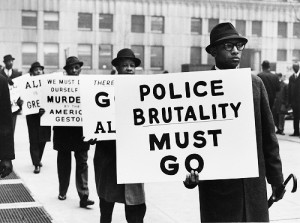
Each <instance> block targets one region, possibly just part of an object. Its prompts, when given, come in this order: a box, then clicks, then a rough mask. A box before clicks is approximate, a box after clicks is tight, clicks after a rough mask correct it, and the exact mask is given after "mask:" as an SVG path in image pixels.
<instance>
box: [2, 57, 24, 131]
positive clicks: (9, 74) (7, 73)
mask: <svg viewBox="0 0 300 223" xmlns="http://www.w3.org/2000/svg"><path fill="white" fill-rule="evenodd" d="M14 60H15V58H13V57H12V56H11V55H10V54H8V55H5V56H4V57H3V62H4V64H5V67H4V68H3V69H2V70H0V75H2V76H3V77H5V78H6V79H7V82H8V84H9V85H13V84H14V82H13V79H14V78H16V77H19V76H21V75H22V72H19V71H18V70H16V69H13V64H14ZM22 103H23V101H22V100H21V99H20V98H19V99H18V101H17V105H18V106H19V109H18V110H17V111H14V112H13V113H12V118H13V131H15V127H16V121H17V115H18V114H19V112H20V111H21V109H22Z"/></svg>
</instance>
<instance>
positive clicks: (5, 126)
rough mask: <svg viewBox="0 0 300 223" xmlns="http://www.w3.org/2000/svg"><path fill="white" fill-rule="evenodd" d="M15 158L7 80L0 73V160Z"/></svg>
mask: <svg viewBox="0 0 300 223" xmlns="http://www.w3.org/2000/svg"><path fill="white" fill-rule="evenodd" d="M14 158H15V152H14V133H13V123H12V113H11V104H10V96H9V89H8V84H7V80H6V79H5V78H4V77H3V76H1V75H0V160H3V159H7V160H12V159H14Z"/></svg>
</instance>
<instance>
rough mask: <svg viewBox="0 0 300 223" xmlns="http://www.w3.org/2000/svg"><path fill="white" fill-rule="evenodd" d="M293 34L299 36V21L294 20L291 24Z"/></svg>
mask: <svg viewBox="0 0 300 223" xmlns="http://www.w3.org/2000/svg"><path fill="white" fill-rule="evenodd" d="M293 29H294V30H293V35H294V37H298V38H299V37H300V23H299V22H295V23H294V25H293Z"/></svg>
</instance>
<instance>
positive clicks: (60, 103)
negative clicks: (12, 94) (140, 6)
mask: <svg viewBox="0 0 300 223" xmlns="http://www.w3.org/2000/svg"><path fill="white" fill-rule="evenodd" d="M41 80H42V86H43V87H42V88H41V106H42V108H44V109H45V114H44V115H43V116H42V117H41V125H51V126H82V113H81V104H80V89H79V87H80V85H79V82H80V79H79V76H68V75H62V73H54V74H49V75H45V76H43V77H42V79H41Z"/></svg>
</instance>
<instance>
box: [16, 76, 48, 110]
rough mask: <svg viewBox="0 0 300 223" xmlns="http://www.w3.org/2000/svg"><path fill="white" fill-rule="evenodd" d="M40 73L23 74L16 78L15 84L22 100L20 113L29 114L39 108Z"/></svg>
mask: <svg viewBox="0 0 300 223" xmlns="http://www.w3.org/2000/svg"><path fill="white" fill-rule="evenodd" d="M41 77H42V76H41V75H39V76H30V74H24V75H22V76H21V77H20V78H16V79H17V80H16V81H15V82H16V85H17V88H18V91H19V93H20V95H21V99H22V100H23V106H22V114H23V115H30V114H36V113H39V109H40V108H41V103H40V89H41V86H42V85H41Z"/></svg>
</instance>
